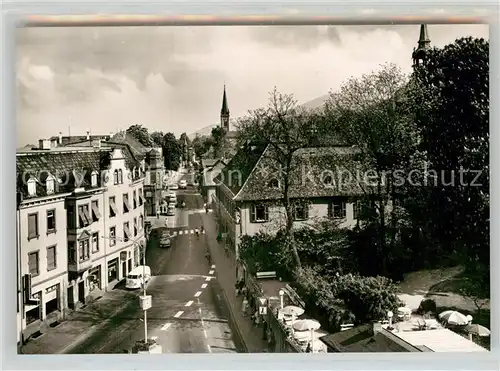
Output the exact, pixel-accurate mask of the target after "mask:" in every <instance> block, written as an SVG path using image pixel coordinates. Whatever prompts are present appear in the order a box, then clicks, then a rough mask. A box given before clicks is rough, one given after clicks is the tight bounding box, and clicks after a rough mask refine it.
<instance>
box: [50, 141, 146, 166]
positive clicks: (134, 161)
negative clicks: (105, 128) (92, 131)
mask: <svg viewBox="0 0 500 371" xmlns="http://www.w3.org/2000/svg"><path fill="white" fill-rule="evenodd" d="M99 145H100V146H101V147H100V148H101V149H104V148H106V149H108V150H109V149H115V148H121V149H123V150H124V151H123V153H124V155H125V162H126V163H127V166H128V167H129V168H130V169H132V168H134V167H136V166H139V162H140V161H141V159H142V157H141V156H140V155H136V154H135V153H134V152H133V151H132V148H131V147H130V146H129V145H128V144H126V143H114V142H110V141H107V142H105V141H101V142H100V144H99V142H97V141H96V140H86V141H84V142H79V143H70V144H68V145H67V146H66V147H57V150H58V151H64V148H74V149H78V148H88V147H92V148H96V149H99Z"/></svg>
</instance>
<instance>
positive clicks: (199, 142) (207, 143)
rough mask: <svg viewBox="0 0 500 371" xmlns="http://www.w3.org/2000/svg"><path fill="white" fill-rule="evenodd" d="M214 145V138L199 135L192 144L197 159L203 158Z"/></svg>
mask: <svg viewBox="0 0 500 371" xmlns="http://www.w3.org/2000/svg"><path fill="white" fill-rule="evenodd" d="M212 144H213V140H212V137H209V136H198V135H197V136H196V137H195V138H194V139H193V141H192V143H191V145H192V146H193V151H194V154H195V155H196V158H202V157H203V155H204V154H205V153H207V152H208V150H209V149H210V147H211V146H212Z"/></svg>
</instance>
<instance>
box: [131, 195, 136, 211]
mask: <svg viewBox="0 0 500 371" xmlns="http://www.w3.org/2000/svg"><path fill="white" fill-rule="evenodd" d="M132 202H133V203H134V210H135V209H137V191H134V192H133V193H132Z"/></svg>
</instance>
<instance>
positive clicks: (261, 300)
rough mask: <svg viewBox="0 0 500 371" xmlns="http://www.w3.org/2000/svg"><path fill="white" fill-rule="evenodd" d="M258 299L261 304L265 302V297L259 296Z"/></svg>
mask: <svg viewBox="0 0 500 371" xmlns="http://www.w3.org/2000/svg"><path fill="white" fill-rule="evenodd" d="M259 301H260V303H261V304H262V305H264V304H266V301H267V300H266V298H259Z"/></svg>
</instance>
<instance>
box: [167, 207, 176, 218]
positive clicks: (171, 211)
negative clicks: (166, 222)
mask: <svg viewBox="0 0 500 371" xmlns="http://www.w3.org/2000/svg"><path fill="white" fill-rule="evenodd" d="M174 215H175V205H174V207H172V206H171V205H168V208H167V216H174Z"/></svg>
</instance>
